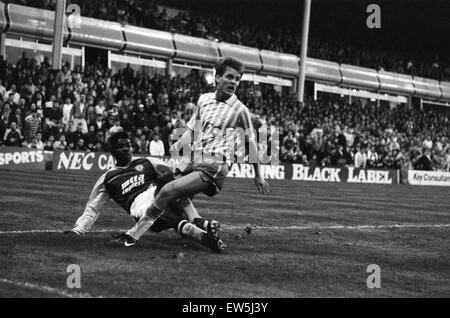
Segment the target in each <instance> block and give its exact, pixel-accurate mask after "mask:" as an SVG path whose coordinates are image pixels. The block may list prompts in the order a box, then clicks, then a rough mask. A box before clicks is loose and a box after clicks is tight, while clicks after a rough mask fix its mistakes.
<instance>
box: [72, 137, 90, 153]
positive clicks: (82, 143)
mask: <svg viewBox="0 0 450 318" xmlns="http://www.w3.org/2000/svg"><path fill="white" fill-rule="evenodd" d="M87 150H88V148H87V147H86V144H85V139H83V138H80V139H78V141H77V143H76V144H75V151H87Z"/></svg>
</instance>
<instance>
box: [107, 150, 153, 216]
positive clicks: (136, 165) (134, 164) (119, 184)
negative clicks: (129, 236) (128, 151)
mask: <svg viewBox="0 0 450 318" xmlns="http://www.w3.org/2000/svg"><path fill="white" fill-rule="evenodd" d="M157 178H158V173H157V171H156V170H155V168H154V167H153V165H152V163H151V162H150V161H149V160H147V159H145V158H139V159H135V160H133V161H131V162H130V163H129V164H128V165H126V166H125V167H117V168H116V169H113V170H110V171H108V172H107V173H106V175H105V179H104V181H103V185H104V186H105V189H106V191H107V192H108V194H109V196H110V197H111V199H113V200H114V201H115V202H116V203H117V204H119V205H120V206H121V207H122V208H123V209H124V210H125V211H127V213H128V214H130V208H131V205H132V204H133V201H134V199H135V198H136V197H137V196H138V195H139V194H141V193H142V192H144V191H146V190H147V189H148V188H149V186H150V185H152V184H155V183H156V182H157Z"/></svg>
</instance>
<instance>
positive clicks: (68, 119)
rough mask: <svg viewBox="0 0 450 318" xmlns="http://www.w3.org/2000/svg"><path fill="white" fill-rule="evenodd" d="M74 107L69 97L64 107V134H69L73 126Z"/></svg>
mask: <svg viewBox="0 0 450 318" xmlns="http://www.w3.org/2000/svg"><path fill="white" fill-rule="evenodd" d="M72 107H73V104H72V101H71V99H70V98H69V97H67V98H66V102H65V103H64V105H63V107H62V113H63V118H62V124H63V130H64V132H68V131H69V128H70V126H71V125H72V124H73V116H72Z"/></svg>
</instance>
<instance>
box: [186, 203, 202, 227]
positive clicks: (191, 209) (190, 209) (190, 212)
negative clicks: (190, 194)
mask: <svg viewBox="0 0 450 318" xmlns="http://www.w3.org/2000/svg"><path fill="white" fill-rule="evenodd" d="M189 203H190V204H189V205H188V206H186V207H185V208H184V212H185V213H186V216H187V217H188V220H189V222H193V221H194V220H195V219H197V218H200V214H198V212H197V209H196V208H195V206H194V205H193V204H192V202H191V201H190V200H189Z"/></svg>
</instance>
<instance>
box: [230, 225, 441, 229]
mask: <svg viewBox="0 0 450 318" xmlns="http://www.w3.org/2000/svg"><path fill="white" fill-rule="evenodd" d="M250 226H251V227H252V228H253V229H263V230H367V229H368V230H372V229H394V228H446V227H450V224H383V225H310V226H307V225H299V226H297V225H292V226H257V225H255V226H252V225H251V224H250ZM225 228H226V229H242V228H245V226H230V227H225Z"/></svg>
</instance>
